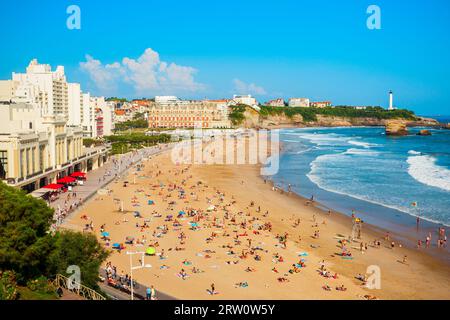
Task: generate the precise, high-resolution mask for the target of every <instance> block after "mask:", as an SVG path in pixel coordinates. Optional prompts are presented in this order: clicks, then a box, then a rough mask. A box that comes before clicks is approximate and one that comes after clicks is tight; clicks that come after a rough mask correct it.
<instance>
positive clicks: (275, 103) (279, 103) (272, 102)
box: [266, 98, 286, 107]
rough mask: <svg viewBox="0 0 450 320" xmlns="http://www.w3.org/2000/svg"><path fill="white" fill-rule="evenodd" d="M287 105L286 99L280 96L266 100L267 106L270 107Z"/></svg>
mask: <svg viewBox="0 0 450 320" xmlns="http://www.w3.org/2000/svg"><path fill="white" fill-rule="evenodd" d="M285 105H286V103H285V101H284V99H282V98H278V99H274V100H270V101H267V102H266V106H269V107H284V106H285Z"/></svg>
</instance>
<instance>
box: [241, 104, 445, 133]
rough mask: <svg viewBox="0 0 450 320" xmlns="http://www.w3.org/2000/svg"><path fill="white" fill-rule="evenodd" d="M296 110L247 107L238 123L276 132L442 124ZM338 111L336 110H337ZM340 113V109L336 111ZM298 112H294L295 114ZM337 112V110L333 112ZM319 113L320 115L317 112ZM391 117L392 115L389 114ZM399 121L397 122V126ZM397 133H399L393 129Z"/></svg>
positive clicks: (409, 118)
mask: <svg viewBox="0 0 450 320" xmlns="http://www.w3.org/2000/svg"><path fill="white" fill-rule="evenodd" d="M294 109H295V108H286V109H284V108H278V109H275V108H272V109H270V110H269V112H268V111H267V109H262V110H261V111H259V112H258V111H256V110H255V109H253V108H250V107H246V108H243V109H241V114H240V117H239V119H240V121H238V122H237V123H235V125H236V126H239V127H244V128H263V129H274V128H287V127H295V128H302V127H352V126H386V125H387V124H388V123H389V122H391V121H399V122H402V123H403V124H404V125H405V128H406V127H414V126H437V125H439V123H438V122H437V121H436V120H434V119H428V118H421V117H416V116H413V115H412V113H411V116H410V115H409V114H406V115H404V114H402V113H399V114H392V118H387V117H386V118H382V117H381V116H386V115H387V113H386V114H382V113H381V112H384V111H378V110H377V112H379V113H381V114H378V113H375V112H373V111H366V112H365V111H364V110H358V113H357V114H351V113H350V112H349V113H350V116H340V115H333V114H332V112H329V113H330V114H321V113H320V112H323V113H326V112H325V111H326V110H324V111H322V110H313V109H312V108H301V109H303V110H299V112H295V111H296V110H294ZM333 109H334V108H333ZM336 110H337V111H338V112H336V113H339V109H336ZM292 111H294V112H292ZM333 111H334V110H333ZM313 112H316V113H313ZM389 115H391V114H389ZM395 123H396V122H394V124H395ZM393 130H395V129H394V128H393Z"/></svg>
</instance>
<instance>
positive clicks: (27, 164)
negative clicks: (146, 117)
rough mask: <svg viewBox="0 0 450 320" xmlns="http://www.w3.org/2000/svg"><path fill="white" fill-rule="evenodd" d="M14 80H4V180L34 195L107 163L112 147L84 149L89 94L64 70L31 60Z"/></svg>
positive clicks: (0, 139)
mask: <svg viewBox="0 0 450 320" xmlns="http://www.w3.org/2000/svg"><path fill="white" fill-rule="evenodd" d="M12 78H13V79H12V80H6V81H0V180H2V181H4V182H6V183H7V184H9V185H11V186H15V187H20V188H22V189H24V190H27V191H29V192H31V191H33V190H35V189H38V188H40V187H43V186H45V185H46V184H50V183H54V182H56V180H57V179H58V178H61V177H64V176H66V175H68V174H71V173H72V172H74V171H89V170H92V169H95V168H97V167H98V166H100V165H102V164H103V162H104V161H106V159H107V155H108V152H109V147H106V146H103V147H99V148H96V149H95V150H91V149H87V148H85V147H84V146H83V136H84V128H83V126H82V124H83V123H84V122H85V110H84V102H85V101H84V100H85V99H84V98H85V96H84V95H83V94H82V92H81V88H80V85H79V84H76V83H73V84H72V83H67V81H66V78H65V75H64V67H61V66H59V67H57V68H56V71H54V72H53V71H51V67H50V66H49V65H42V64H38V62H37V60H32V61H31V63H30V64H29V66H28V68H27V71H26V73H13V75H12ZM86 97H88V96H86ZM89 100H90V99H89Z"/></svg>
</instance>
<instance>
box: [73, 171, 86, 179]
mask: <svg viewBox="0 0 450 320" xmlns="http://www.w3.org/2000/svg"><path fill="white" fill-rule="evenodd" d="M70 176H71V177H74V178H84V177H86V173H84V172H79V171H77V172H74V173H72V174H71V175H70Z"/></svg>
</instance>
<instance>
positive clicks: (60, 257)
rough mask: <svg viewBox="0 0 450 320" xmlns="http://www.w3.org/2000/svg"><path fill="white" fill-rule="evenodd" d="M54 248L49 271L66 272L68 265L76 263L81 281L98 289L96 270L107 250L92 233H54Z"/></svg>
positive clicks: (55, 272)
mask: <svg viewBox="0 0 450 320" xmlns="http://www.w3.org/2000/svg"><path fill="white" fill-rule="evenodd" d="M54 238H55V247H56V248H55V250H54V251H53V252H52V253H51V255H50V257H49V266H51V270H49V272H51V273H54V274H58V273H60V274H63V275H66V276H70V274H67V273H66V270H67V268H68V267H69V266H72V265H76V266H78V267H79V268H80V271H81V279H80V280H81V283H82V284H83V285H85V286H87V287H90V288H92V289H98V284H97V282H98V270H99V268H100V266H101V264H102V262H103V261H105V259H106V258H107V257H108V255H109V252H108V251H106V250H105V249H104V248H103V246H102V245H101V244H100V243H99V242H98V240H97V238H96V237H95V236H94V235H93V234H89V233H80V232H73V231H62V232H59V233H57V234H56V235H55V237H54Z"/></svg>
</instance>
